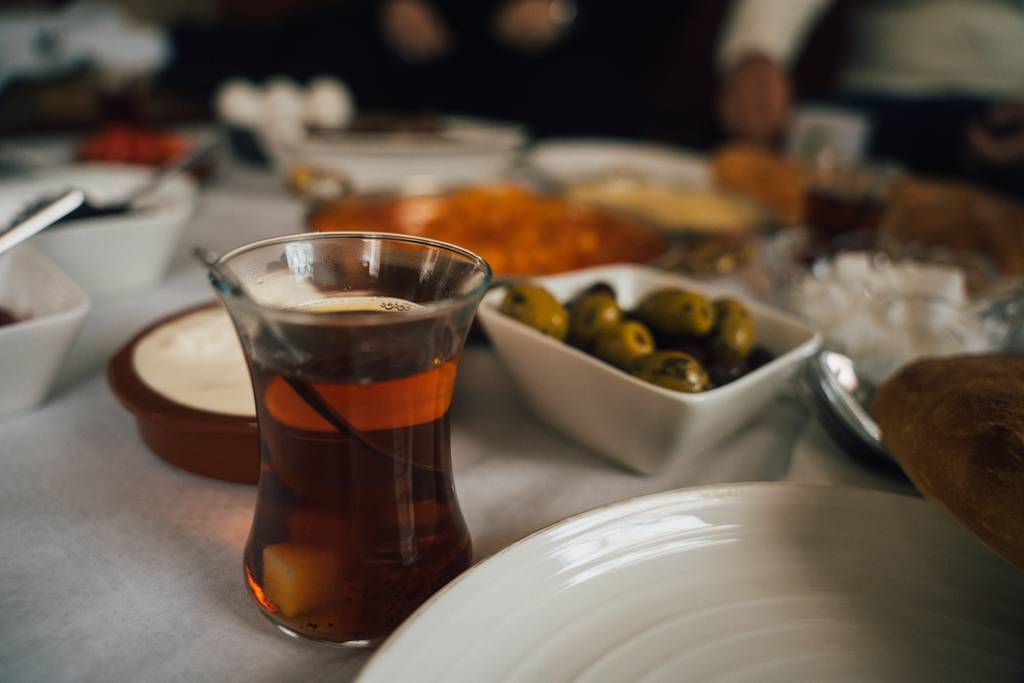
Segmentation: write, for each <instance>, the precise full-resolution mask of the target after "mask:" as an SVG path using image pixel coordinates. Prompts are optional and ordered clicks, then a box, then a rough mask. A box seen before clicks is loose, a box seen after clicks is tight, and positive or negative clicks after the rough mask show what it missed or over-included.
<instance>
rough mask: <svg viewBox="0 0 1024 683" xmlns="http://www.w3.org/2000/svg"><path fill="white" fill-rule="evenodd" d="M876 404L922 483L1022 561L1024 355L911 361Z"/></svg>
mask: <svg viewBox="0 0 1024 683" xmlns="http://www.w3.org/2000/svg"><path fill="white" fill-rule="evenodd" d="M874 412H875V418H876V419H877V421H878V424H879V426H880V427H881V428H882V433H883V440H884V441H885V445H886V446H887V447H888V449H889V451H890V452H891V453H892V454H893V456H894V457H895V458H896V459H897V460H898V461H899V463H900V466H901V467H902V468H903V471H904V472H906V474H907V476H908V477H910V479H911V480H912V481H913V482H914V484H915V485H916V486H917V488H918V490H920V491H921V493H922V494H924V496H925V497H926V498H928V499H929V500H931V501H933V502H935V503H938V504H939V505H940V506H942V507H943V508H945V509H946V510H947V511H948V512H949V513H950V514H952V515H953V517H955V518H956V519H957V520H958V521H960V523H962V524H963V525H964V526H966V527H967V528H968V529H970V530H971V531H973V532H974V533H975V534H977V535H978V536H979V537H981V539H982V540H984V541H985V543H987V544H988V545H989V546H990V547H991V548H992V549H993V550H995V551H996V552H998V553H999V554H1000V555H1002V556H1003V557H1005V558H1006V559H1007V560H1009V561H1010V562H1012V563H1014V564H1015V565H1016V566H1017V567H1019V568H1021V569H1024V356H956V357H951V358H942V359H929V360H922V361H918V362H916V363H912V364H910V365H908V366H906V367H905V368H903V369H902V370H900V371H899V372H897V373H896V374H895V375H894V376H893V377H891V378H890V379H889V380H887V381H886V382H885V383H884V384H882V386H881V387H880V388H879V390H878V394H877V396H876V398H875V411H874Z"/></svg>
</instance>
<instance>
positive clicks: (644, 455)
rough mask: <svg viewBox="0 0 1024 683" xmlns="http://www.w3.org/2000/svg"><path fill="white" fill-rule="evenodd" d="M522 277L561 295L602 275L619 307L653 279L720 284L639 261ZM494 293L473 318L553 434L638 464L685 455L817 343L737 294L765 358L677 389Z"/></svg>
mask: <svg viewBox="0 0 1024 683" xmlns="http://www.w3.org/2000/svg"><path fill="white" fill-rule="evenodd" d="M532 281H533V282H535V283H537V284H539V285H542V286H543V287H545V288H547V289H548V290H549V291H550V292H551V293H552V294H554V295H555V297H556V298H557V299H558V300H559V301H563V302H564V301H568V300H569V299H571V298H572V297H573V296H575V295H576V294H577V293H578V292H580V291H582V290H584V289H586V288H587V287H589V286H590V285H593V284H595V283H598V282H605V283H608V284H609V285H611V286H612V287H614V288H615V292H616V295H617V297H618V300H619V303H620V304H621V305H622V307H623V308H624V309H627V310H628V309H630V308H633V307H634V306H635V305H636V304H637V302H638V301H639V300H640V299H641V298H642V297H643V296H644V295H645V294H647V293H648V292H650V291H651V290H654V289H658V288H661V287H681V288H684V289H688V290H692V291H697V292H702V293H704V294H707V295H709V296H713V297H716V296H723V295H725V294H726V293H725V292H722V291H720V290H717V289H716V288H714V287H711V286H707V285H706V284H704V283H701V282H698V281H694V280H690V279H688V278H685V277H682V276H679V275H675V274H672V273H666V272H664V271H660V270H657V269H654V268H649V267H645V266H606V267H601V268H591V269H587V270H581V271H576V272H573V273H568V274H565V275H554V276H550V277H538V278H532ZM504 296H505V288H503V287H502V288H498V289H495V290H493V291H491V292H489V293H488V294H487V296H486V297H485V298H484V300H483V303H482V304H481V306H480V312H479V318H480V322H481V324H482V325H483V328H484V330H485V331H486V333H487V336H488V337H489V338H490V340H491V342H492V343H493V344H494V348H495V349H496V350H497V352H498V355H499V356H500V357H501V359H502V361H503V362H504V363H505V365H506V366H507V367H508V369H509V371H510V372H511V374H512V377H513V379H514V381H515V383H516V385H517V386H518V388H519V390H520V392H521V393H522V395H523V396H524V397H525V399H526V401H527V403H528V404H529V406H530V407H531V409H532V410H533V411H534V412H535V413H536V414H537V415H538V417H540V418H541V419H542V420H544V421H545V422H547V423H548V424H549V425H551V426H552V427H554V428H555V429H556V430H558V431H559V432H561V433H562V434H565V435H566V436H569V437H570V438H573V439H575V440H577V441H579V442H580V443H582V444H584V445H586V446H588V447H590V448H592V449H593V450H595V451H597V452H599V453H601V454H603V455H605V456H606V457H608V458H611V459H612V460H615V461H617V462H620V463H622V464H623V465H626V466H627V467H630V468H632V469H634V470H637V471H639V472H644V473H655V472H658V471H660V470H662V469H664V467H665V466H666V465H667V464H668V463H669V462H670V461H672V460H675V459H678V458H685V457H689V456H692V455H695V454H697V453H699V452H701V451H702V450H704V449H706V448H708V447H709V446H711V445H713V444H714V443H716V442H718V441H720V440H721V439H724V438H725V437H727V436H729V435H730V434H732V433H733V432H735V431H736V430H737V429H739V428H740V427H742V426H743V425H744V424H746V423H747V422H748V421H749V420H750V419H751V418H753V417H754V416H755V415H756V414H757V413H758V412H760V411H761V410H762V409H763V408H764V407H765V406H766V405H767V404H768V403H769V401H771V399H772V397H773V396H775V395H776V394H777V393H779V392H780V391H781V390H783V389H784V388H785V387H786V386H787V385H788V383H789V380H790V378H791V377H792V376H793V374H794V373H795V372H796V371H797V369H799V368H800V366H801V365H802V364H803V363H804V362H805V361H806V360H807V358H809V357H810V356H811V355H812V354H813V353H814V352H815V351H816V350H817V348H818V346H819V345H820V343H821V337H820V335H819V334H818V333H817V332H815V331H814V330H813V329H811V328H809V327H808V326H807V325H805V324H804V323H802V322H800V321H799V320H797V319H796V318H794V317H792V316H790V315H788V314H786V313H783V312H782V311H779V310H777V309H774V308H771V307H768V306H765V305H763V304H760V303H757V302H754V301H750V300H746V299H743V298H742V297H738V298H739V299H740V300H742V301H743V303H744V304H746V306H747V307H748V308H749V309H750V312H751V315H752V316H753V318H754V324H755V326H756V329H757V343H758V345H760V346H762V347H764V348H765V349H767V350H768V351H770V352H771V354H772V355H773V356H775V359H774V360H772V361H771V362H769V363H767V364H766V365H764V366H762V367H760V368H758V369H756V370H754V371H753V372H750V373H749V374H747V375H745V376H743V377H741V378H739V379H737V380H735V381H733V382H730V383H729V384H726V385H724V386H722V387H718V388H716V389H712V390H710V391H707V392H704V393H701V394H683V393H679V392H674V391H670V390H668V389H664V388H662V387H658V386H655V385H653V384H649V383H647V382H643V381H641V380H639V379H637V378H635V377H632V376H631V375H629V374H627V373H625V372H622V371H621V370H618V369H616V368H614V367H612V366H611V365H608V364H607V363H604V362H603V361H600V360H598V359H596V358H594V357H593V356H590V355H588V354H586V353H584V352H582V351H579V350H578V349H575V348H573V347H572V346H569V345H568V344H564V343H562V342H559V341H557V340H555V339H552V338H551V337H548V336H545V335H543V334H541V333H539V332H537V331H535V330H533V329H532V328H530V327H527V326H526V325H523V324H521V323H519V322H517V321H515V320H513V319H512V318H509V317H507V316H505V315H503V314H502V313H501V312H500V311H499V310H498V307H499V305H500V304H501V300H502V297H504ZM730 296H732V295H731V294H730Z"/></svg>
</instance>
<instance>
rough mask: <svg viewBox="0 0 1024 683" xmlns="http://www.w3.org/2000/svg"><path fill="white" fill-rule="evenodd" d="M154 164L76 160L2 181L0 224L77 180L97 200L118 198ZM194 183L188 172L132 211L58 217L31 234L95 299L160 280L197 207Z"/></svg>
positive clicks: (142, 177)
mask: <svg viewBox="0 0 1024 683" xmlns="http://www.w3.org/2000/svg"><path fill="white" fill-rule="evenodd" d="M152 172H153V171H152V169H148V168H140V167H138V166H128V165H122V164H107V163H95V164H94V163H89V164H74V165H70V166H66V167H63V168H56V169H52V170H48V171H44V172H40V173H38V174H35V175H33V176H32V177H31V178H29V179H25V180H17V181H13V182H10V183H4V184H2V185H0V189H2V194H0V225H5V224H6V223H7V222H8V221H9V220H10V219H11V218H12V217H13V216H15V215H16V214H17V213H18V211H20V210H22V209H23V208H24V207H25V206H26V205H28V204H30V203H32V202H33V201H36V200H38V199H39V198H41V197H45V196H47V195H53V194H56V193H58V192H61V191H63V190H66V189H68V188H71V187H80V188H82V189H83V190H84V191H85V192H86V194H87V195H88V196H89V199H90V200H91V201H94V202H97V203H99V204H102V203H104V202H110V201H115V200H117V199H119V198H121V197H122V196H124V195H125V194H126V193H127V192H128V191H129V190H131V189H132V188H134V187H136V186H138V185H141V184H142V183H143V182H145V181H146V179H147V178H149V176H150V174H151V173H152ZM196 195H197V190H196V186H195V183H194V182H192V181H191V180H189V179H188V178H186V177H184V176H179V177H177V178H173V179H171V180H169V181H167V182H166V183H165V184H164V185H163V186H162V187H161V188H160V189H159V190H157V191H156V192H154V193H153V194H152V195H150V196H148V197H144V198H143V199H141V200H140V202H139V204H140V208H139V209H138V210H134V211H131V212H128V213H125V214H121V215H116V216H106V217H97V218H87V219H83V220H76V221H71V222H68V223H66V224H58V225H55V226H53V227H52V228H49V229H47V230H44V231H43V232H41V233H40V234H38V235H36V236H35V237H33V238H32V242H33V244H35V245H36V246H37V247H39V249H40V250H42V251H43V252H44V253H45V254H46V255H47V256H49V257H50V258H52V259H53V260H54V261H56V262H57V264H58V265H60V267H61V268H62V269H63V270H64V271H66V272H67V273H68V274H69V275H70V276H71V277H73V278H74V279H75V281H76V282H78V283H79V284H80V285H81V286H82V288H83V289H85V290H86V291H87V292H88V293H89V295H90V296H92V297H93V298H94V299H97V300H100V299H106V298H109V297H110V296H111V295H113V294H116V293H118V292H123V291H127V290H133V289H146V288H149V287H152V286H154V285H156V284H158V283H159V282H160V281H161V280H162V279H163V276H164V273H165V272H166V270H167V266H168V265H169V264H170V261H171V258H172V257H173V256H174V252H175V250H176V248H177V246H178V242H179V240H180V238H181V233H182V231H183V230H184V228H185V224H186V223H187V222H188V219H189V218H190V217H191V215H192V212H193V210H194V208H195V203H196Z"/></svg>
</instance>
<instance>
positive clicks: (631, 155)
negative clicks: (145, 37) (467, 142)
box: [526, 138, 711, 188]
mask: <svg viewBox="0 0 1024 683" xmlns="http://www.w3.org/2000/svg"><path fill="white" fill-rule="evenodd" d="M526 161H527V163H528V164H530V165H532V166H533V167H535V168H537V169H538V170H539V171H541V173H543V174H544V175H545V176H547V177H549V178H552V179H554V180H558V181H560V182H572V181H574V180H579V179H581V178H587V177H593V176H595V175H601V174H605V173H611V172H620V171H621V172H628V173H638V174H641V175H645V176H648V177H650V178H653V179H655V180H661V181H664V182H670V183H681V184H684V185H689V186H691V187H698V188H702V187H708V186H709V185H710V184H711V181H710V172H709V170H708V164H707V159H706V158H705V157H704V155H702V154H698V153H696V152H690V151H687V150H683V149H679V148H676V147H670V146H668V145H659V144H657V143H652V142H632V141H628V140H612V139H601V138H594V139H570V138H566V139H554V140H548V141H545V142H541V143H538V144H537V145H535V146H534V147H533V148H532V149H531V150H530V151H529V153H528V154H527V156H526Z"/></svg>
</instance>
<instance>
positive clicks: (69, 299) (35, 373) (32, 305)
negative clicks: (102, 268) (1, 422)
mask: <svg viewBox="0 0 1024 683" xmlns="http://www.w3.org/2000/svg"><path fill="white" fill-rule="evenodd" d="M0 306H2V307H3V308H7V309H10V310H11V311H12V312H13V313H15V314H28V315H30V316H31V317H30V318H29V319H28V320H23V321H21V322H17V323H14V324H11V325H4V326H3V327H0V415H7V414H9V413H13V412H17V411H20V410H27V409H29V408H33V407H35V406H36V405H38V404H39V403H40V402H41V401H42V400H43V399H44V398H45V397H46V394H47V392H49V390H50V387H51V385H52V384H53V379H54V377H55V376H56V374H57V370H58V369H59V368H60V365H61V362H62V361H63V359H64V356H65V355H67V352H68V350H69V349H70V348H71V344H72V343H73V342H74V341H75V338H76V337H77V336H78V332H79V330H80V329H81V327H82V323H83V321H84V320H85V316H86V314H87V313H88V312H89V297H88V295H87V294H86V293H85V292H84V291H82V288H81V287H79V286H78V285H77V284H76V283H75V281H74V280H72V279H71V278H70V277H68V276H67V275H66V274H64V272H63V271H61V270H60V268H58V267H57V266H56V265H55V264H54V263H53V261H51V260H50V259H48V258H46V256H44V255H43V254H41V253H40V252H39V250H38V249H35V248H33V247H32V245H30V244H22V245H20V246H18V247H16V248H15V249H14V250H12V251H9V252H7V253H5V254H2V255H0Z"/></svg>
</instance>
